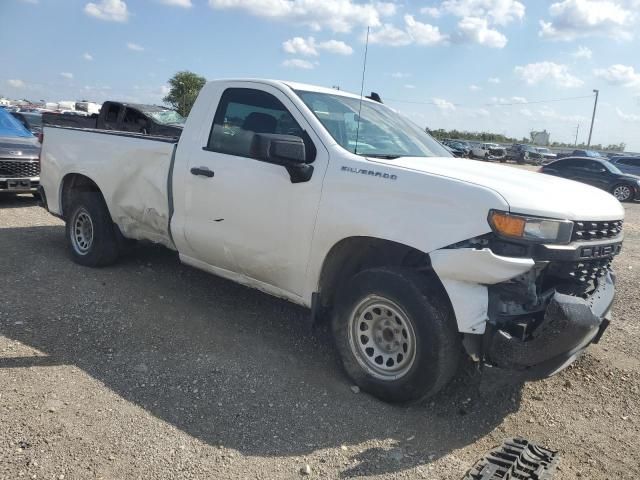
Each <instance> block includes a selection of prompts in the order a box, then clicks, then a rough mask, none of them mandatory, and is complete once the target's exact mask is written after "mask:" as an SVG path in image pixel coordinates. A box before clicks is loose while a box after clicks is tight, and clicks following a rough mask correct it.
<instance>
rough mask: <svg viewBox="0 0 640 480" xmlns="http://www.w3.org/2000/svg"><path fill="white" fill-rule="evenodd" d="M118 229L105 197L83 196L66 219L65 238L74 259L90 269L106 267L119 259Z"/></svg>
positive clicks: (75, 203)
mask: <svg viewBox="0 0 640 480" xmlns="http://www.w3.org/2000/svg"><path fill="white" fill-rule="evenodd" d="M115 229H116V226H115V225H114V224H113V222H112V220H111V215H110V214H109V210H108V209H107V206H106V204H105V202H104V199H103V198H102V195H101V194H99V193H95V192H81V193H79V194H78V195H77V196H76V197H75V198H74V201H73V203H72V204H71V209H70V213H69V215H68V217H67V218H66V229H65V231H66V236H67V243H68V247H69V252H70V254H71V258H72V259H73V261H74V262H76V263H78V264H80V265H84V266H87V267H103V266H106V265H111V264H113V263H114V262H115V261H116V260H117V259H118V254H119V251H118V241H117V235H116V231H115Z"/></svg>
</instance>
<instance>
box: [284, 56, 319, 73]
mask: <svg viewBox="0 0 640 480" xmlns="http://www.w3.org/2000/svg"><path fill="white" fill-rule="evenodd" d="M282 66H283V67H288V68H301V69H303V70H311V69H313V68H315V65H314V64H313V63H311V62H310V61H308V60H303V59H301V58H289V59H287V60H285V61H284V62H282Z"/></svg>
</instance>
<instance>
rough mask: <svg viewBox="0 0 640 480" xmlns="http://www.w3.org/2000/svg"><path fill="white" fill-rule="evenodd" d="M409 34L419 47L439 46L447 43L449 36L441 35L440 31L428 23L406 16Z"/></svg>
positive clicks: (405, 21) (405, 20)
mask: <svg viewBox="0 0 640 480" xmlns="http://www.w3.org/2000/svg"><path fill="white" fill-rule="evenodd" d="M404 23H405V25H406V28H407V33H408V34H409V36H410V37H411V38H413V41H414V42H415V43H416V44H417V45H426V46H430V45H438V44H440V43H444V42H446V41H447V35H443V34H442V33H440V29H439V28H438V27H435V26H433V25H430V24H428V23H422V22H419V21H417V20H416V19H414V18H413V16H412V15H405V16H404Z"/></svg>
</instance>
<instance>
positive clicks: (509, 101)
mask: <svg viewBox="0 0 640 480" xmlns="http://www.w3.org/2000/svg"><path fill="white" fill-rule="evenodd" d="M491 103H494V104H499V105H514V104H522V103H527V99H526V98H525V97H511V98H504V97H491Z"/></svg>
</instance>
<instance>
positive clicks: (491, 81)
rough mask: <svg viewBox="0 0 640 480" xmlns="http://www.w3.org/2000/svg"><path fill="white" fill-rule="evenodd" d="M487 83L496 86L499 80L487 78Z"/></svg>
mask: <svg viewBox="0 0 640 480" xmlns="http://www.w3.org/2000/svg"><path fill="white" fill-rule="evenodd" d="M487 82H489V83H493V84H496V85H497V84H498V83H500V79H499V78H498V77H489V78H488V79H487Z"/></svg>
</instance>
